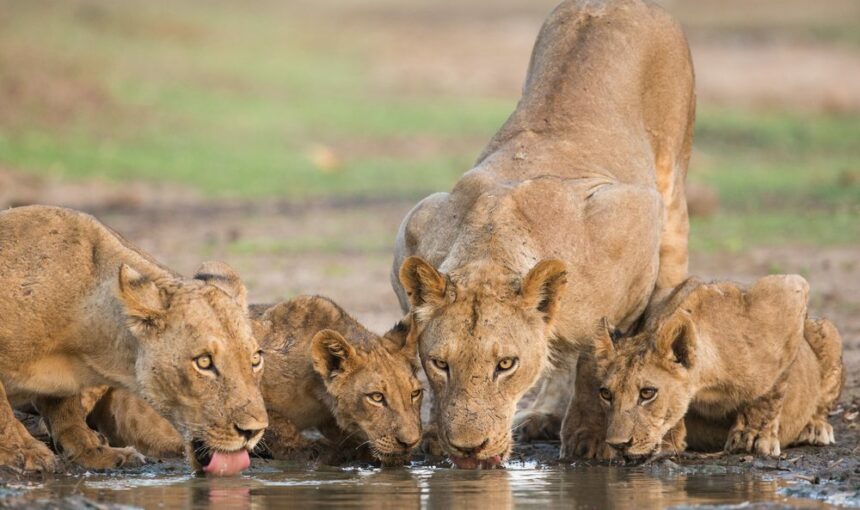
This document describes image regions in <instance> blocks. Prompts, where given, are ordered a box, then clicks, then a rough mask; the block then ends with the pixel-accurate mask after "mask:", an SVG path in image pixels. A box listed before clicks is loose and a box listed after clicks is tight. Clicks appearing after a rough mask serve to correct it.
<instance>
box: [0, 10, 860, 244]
mask: <svg viewBox="0 0 860 510" xmlns="http://www.w3.org/2000/svg"><path fill="white" fill-rule="evenodd" d="M554 3H555V1H554V0H552V1H545V0H540V1H528V0H501V1H494V2H491V1H490V0H475V1H465V0H464V1H460V2H454V1H453V0H440V1H430V0H408V1H394V0H347V1H342V2H335V1H332V0H323V1H316V2H311V1H295V2H275V1H265V0H258V1H253V2H227V1H214V2H205V3H204V2H195V1H192V0H182V1H173V2H167V1H163V0H162V1H153V2H130V1H118V2H109V1H82V0H73V1H43V0H38V1H24V0H0V167H1V168H3V169H6V170H7V171H11V172H15V173H24V174H35V175H38V176H46V177H50V178H52V179H61V180H70V181H83V182H101V181H105V180H107V181H121V182H122V181H128V180H134V181H140V180H142V181H152V182H161V183H164V182H169V183H177V185H181V186H187V187H188V188H190V189H195V190H197V191H199V192H200V193H202V194H204V195H205V196H207V197H211V198H212V199H213V200H219V201H227V200H229V201H264V200H287V201H294V202H295V201H298V202H301V201H314V200H320V199H336V200H353V199H361V200H364V201H370V202H372V201H374V200H389V201H390V200H402V201H404V202H413V201H416V200H417V199H419V198H421V197H422V196H424V195H426V194H428V193H430V192H433V191H438V190H447V189H449V188H450V187H451V186H452V184H453V183H454V182H455V180H456V179H457V178H458V177H459V176H460V175H461V174H462V173H463V172H464V171H465V170H467V169H468V168H469V166H470V165H471V163H472V161H474V159H475V157H476V156H477V154H478V153H479V151H480V149H481V148H482V146H483V144H484V143H485V142H486V141H487V140H488V139H489V137H490V136H491V135H492V133H493V132H494V131H495V130H496V129H497V128H498V127H499V126H500V125H501V124H502V122H503V121H504V120H505V118H506V117H507V116H508V114H509V113H510V112H511V111H512V110H513V108H514V106H515V104H516V100H517V99H518V84H519V83H520V82H521V80H522V79H523V77H524V73H525V68H526V64H527V59H528V53H529V51H530V47H531V43H532V41H533V39H534V37H535V36H536V34H537V31H538V29H539V26H540V22H541V21H542V19H543V17H544V16H545V15H546V13H548V12H549V10H550V9H551V8H552V6H553V5H554ZM665 5H666V7H667V8H669V10H670V11H672V12H673V13H675V14H676V15H677V16H679V17H680V18H681V20H682V22H683V23H684V24H685V26H686V28H687V30H688V34H689V36H690V38H691V41H692V43H693V54H694V59H695V61H696V65H697V67H698V69H699V75H700V77H701V79H700V91H701V93H700V102H699V114H698V121H697V126H696V142H695V155H694V160H693V164H692V165H691V170H690V180H691V181H692V182H693V183H697V184H702V185H705V186H707V187H708V188H710V189H713V190H715V191H716V192H717V194H718V195H719V200H720V205H719V209H718V210H717V212H716V213H714V214H711V215H709V216H707V217H701V218H694V220H693V231H692V246H693V248H694V249H695V250H701V251H738V250H742V249H746V248H750V247H754V246H758V245H779V244H792V243H800V244H856V243H858V242H860V110H858V105H860V100H859V99H858V98H857V97H856V95H855V94H854V93H853V92H852V90H851V89H857V88H860V83H857V82H854V81H853V79H854V78H856V77H858V76H860V66H858V62H860V60H858V55H860V2H856V1H844V0H823V1H821V2H816V3H814V4H810V3H807V2H799V1H796V0H786V1H776V0H763V1H760V2H755V3H754V5H753V6H750V5H748V2H741V1H739V0H729V1H727V2H718V1H716V0H705V1H692V0H690V1H680V0H678V1H670V2H666V3H665ZM700 55H701V59H700V58H699V56H700ZM792 55H794V57H793V56H792ZM745 59H746V60H745ZM792 59H794V60H795V61H796V66H792V61H793V60H792ZM734 64H737V66H738V67H736V68H735V67H732V66H733V65H734ZM819 64H821V69H819V70H817V71H816V68H815V67H814V66H816V65H819ZM703 66H705V67H703ZM723 66H724V67H723ZM744 66H747V67H744ZM810 66H813V67H812V69H813V71H812V72H813V74H810V71H809V69H810ZM833 70H837V71H838V74H837V73H833V72H832V71H833ZM816 72H817V74H814V73H816ZM756 73H759V74H756ZM828 73H831V74H828ZM798 75H801V76H800V78H798ZM768 80H770V82H768ZM763 85H765V86H764V87H763ZM767 85H769V86H770V88H768V86H767ZM819 85H820V89H819V88H816V87H818V86H819ZM390 235H391V238H393V236H394V232H393V231H392V232H391V233H390ZM379 243H380V244H385V245H386V247H387V246H388V245H389V244H386V243H390V239H388V238H385V239H381V240H380V241H379ZM315 246H316V245H315ZM317 248H318V249H322V250H324V249H325V246H323V245H320V246H317ZM237 249H242V250H255V249H266V248H265V247H262V248H261V247H258V246H256V245H251V244H248V245H242V246H241V247H240V248H237Z"/></svg>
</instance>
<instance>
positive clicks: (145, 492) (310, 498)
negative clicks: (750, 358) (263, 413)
mask: <svg viewBox="0 0 860 510" xmlns="http://www.w3.org/2000/svg"><path fill="white" fill-rule="evenodd" d="M701 469H702V468H699V470H688V469H676V470H668V469H653V470H648V469H628V468H617V467H616V468H612V467H575V468H555V467H554V468H546V469H540V468H536V467H534V466H511V467H510V468H509V469H506V470H493V471H459V470H454V469H447V468H439V467H416V468H413V469H408V470H407V469H385V470H343V469H336V468H321V469H317V470H313V471H308V470H306V469H304V468H303V467H299V466H289V465H276V464H270V465H265V466H263V467H257V468H255V469H254V470H253V471H252V472H251V473H250V474H249V475H248V476H245V477H241V478H233V479H207V478H197V477H192V476H187V475H184V474H183V475H177V474H176V473H175V472H173V473H165V472H163V471H158V470H157V469H155V470H149V471H143V472H139V473H136V474H126V475H125V476H110V477H100V476H90V477H87V478H85V479H84V480H83V481H82V480H80V479H75V478H57V479H55V480H53V481H49V482H46V483H45V484H44V485H43V486H42V487H40V488H39V489H38V492H39V493H40V496H41V497H44V496H49V495H50V496H64V495H68V494H73V493H82V494H83V495H84V496H86V497H87V498H90V499H93V500H96V501H100V502H110V503H121V504H126V505H133V506H138V507H143V508H163V509H171V508H195V509H210V508H211V509H215V508H217V509H219V510H220V509H228V510H231V509H236V510H246V509H262V508H272V507H296V506H300V507H303V508H304V507H307V508H366V509H373V510H381V509H388V508H397V509H411V508H421V509H449V508H453V509H457V508H490V509H491V510H506V509H508V508H513V507H515V506H516V507H539V508H553V507H564V508H621V509H624V508H637V509H638V508H665V507H670V506H675V505H685V506H686V505H697V504H740V503H744V502H755V501H771V502H782V503H785V502H787V500H786V499H785V498H784V497H782V496H780V495H779V494H777V492H776V490H777V489H778V487H779V481H778V480H777V479H771V478H767V477H761V476H753V475H751V474H744V473H732V472H727V471H726V470H725V469H724V468H719V467H711V468H704V469H705V471H702V470H701ZM810 503H812V505H813V507H814V506H819V507H822V508H823V507H826V505H823V504H818V503H814V502H807V501H804V504H805V506H806V507H809V505H810ZM0 506H3V501H2V498H0Z"/></svg>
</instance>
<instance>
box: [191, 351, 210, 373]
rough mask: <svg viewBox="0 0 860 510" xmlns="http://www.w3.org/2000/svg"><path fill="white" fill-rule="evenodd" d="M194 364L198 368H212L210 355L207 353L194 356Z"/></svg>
mask: <svg viewBox="0 0 860 510" xmlns="http://www.w3.org/2000/svg"><path fill="white" fill-rule="evenodd" d="M194 364H196V365H197V368H199V369H200V370H212V368H213V364H212V356H210V355H208V354H204V355H202V356H197V357H196V358H194Z"/></svg>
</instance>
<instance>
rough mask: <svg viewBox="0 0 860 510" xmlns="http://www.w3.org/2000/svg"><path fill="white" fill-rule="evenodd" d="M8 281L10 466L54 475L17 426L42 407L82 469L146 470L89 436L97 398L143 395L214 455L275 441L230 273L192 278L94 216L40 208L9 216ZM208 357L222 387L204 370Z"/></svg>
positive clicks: (220, 269)
mask: <svg viewBox="0 0 860 510" xmlns="http://www.w3.org/2000/svg"><path fill="white" fill-rule="evenodd" d="M0 281H2V282H3V285H2V286H0V317H2V319H0V351H2V352H3V356H2V357H0V381H2V384H0V429H3V430H5V431H8V434H7V435H5V436H4V441H3V446H2V448H0V465H5V466H11V467H13V468H18V469H24V470H33V469H39V470H51V469H53V468H54V466H55V459H54V457H53V454H52V453H51V452H50V451H49V450H48V449H47V448H45V447H44V446H43V445H40V444H39V443H38V442H37V441H36V440H35V439H34V438H33V437H32V436H30V435H29V434H27V433H26V432H25V431H24V430H23V428H22V427H21V425H20V423H18V422H17V420H14V416H13V415H12V409H11V407H10V404H11V405H12V406H26V405H29V404H30V403H32V404H34V405H35V407H36V408H37V409H38V411H39V412H40V414H41V415H42V417H43V418H44V419H45V422H46V424H47V425H48V429H49V431H50V433H51V436H52V439H53V441H54V443H55V445H56V446H57V449H58V450H59V451H62V452H63V453H64V454H65V455H66V456H67V457H68V458H70V459H71V460H73V461H75V462H77V463H78V464H81V465H83V466H85V467H90V468H106V467H114V466H116V465H121V464H124V463H126V462H128V461H131V460H139V457H140V456H139V455H138V454H137V453H136V452H134V451H133V450H129V449H117V448H109V447H107V446H106V445H104V444H103V441H102V439H101V438H99V437H98V435H97V434H96V433H95V432H93V431H92V430H91V429H89V428H88V427H87V426H86V423H85V421H84V420H85V416H86V411H85V410H84V407H83V406H82V397H81V392H83V391H85V390H86V389H87V388H91V387H95V386H112V387H121V388H125V389H127V390H129V391H131V392H133V393H134V394H136V395H138V396H140V397H141V398H143V399H144V400H145V401H146V402H147V403H148V404H149V405H151V406H153V407H154V408H155V409H156V410H157V411H158V412H159V414H161V415H162V416H164V417H165V418H166V419H168V420H169V421H170V422H171V423H172V424H173V425H174V426H175V427H177V428H178V429H179V430H180V431H181V432H182V435H183V438H184V439H185V440H186V441H188V442H191V441H196V442H197V443H199V444H200V445H201V446H202V447H203V448H208V449H219V450H224V451H234V450H238V449H240V448H251V447H253V446H254V445H255V444H256V442H257V441H258V440H259V438H260V437H261V436H262V430H263V429H264V428H265V427H266V425H267V419H266V412H265V407H264V406H263V401H262V396H261V394H260V390H259V377H260V368H261V367H258V368H257V369H255V368H254V367H252V364H251V357H252V355H253V354H254V353H255V352H256V351H257V350H258V347H257V343H256V341H255V340H254V338H253V335H252V333H251V325H250V322H249V321H248V319H247V317H246V305H245V302H244V293H245V291H244V286H242V283H241V282H240V281H239V279H238V277H237V276H236V275H235V273H233V271H232V270H231V269H229V268H228V267H227V266H225V265H224V264H220V263H207V264H204V265H203V266H202V267H201V269H200V271H199V272H198V274H197V276H196V277H195V279H185V278H182V277H180V276H179V275H177V274H175V273H172V272H171V271H169V270H167V269H166V268H164V267H162V266H160V265H159V264H158V263H156V262H155V261H154V260H153V259H152V258H151V257H149V256H148V255H146V254H145V253H143V252H141V251H139V250H138V249H136V248H134V247H133V246H132V245H131V244H130V243H128V242H127V241H125V240H124V239H123V238H122V237H120V236H119V235H118V234H116V233H115V232H113V231H111V230H110V229H108V228H107V227H105V226H104V225H102V224H101V223H99V222H98V221H97V220H96V219H94V218H92V217H91V216H88V215H86V214H82V213H79V212H75V211H71V210H68V209H60V208H54V207H43V206H33V207H22V208H17V209H10V210H7V211H4V212H2V213H0ZM206 353H208V354H210V355H211V357H212V360H213V363H214V366H215V367H217V370H218V374H217V375H216V374H215V373H214V372H212V373H203V372H202V371H200V370H198V369H197V368H196V366H195V362H194V358H195V357H197V356H200V355H202V354H206ZM236 427H241V428H243V429H245V430H248V431H251V432H252V434H251V436H250V437H247V438H246V437H243V436H242V435H240V434H239V433H237V430H236ZM6 438H8V439H6Z"/></svg>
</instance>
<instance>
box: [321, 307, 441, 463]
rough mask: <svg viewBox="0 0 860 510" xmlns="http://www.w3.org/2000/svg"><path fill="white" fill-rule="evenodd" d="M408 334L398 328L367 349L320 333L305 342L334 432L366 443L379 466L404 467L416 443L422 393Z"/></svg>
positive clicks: (337, 335)
mask: <svg viewBox="0 0 860 510" xmlns="http://www.w3.org/2000/svg"><path fill="white" fill-rule="evenodd" d="M408 329H409V328H408V325H407V324H406V323H405V322H401V323H399V324H398V325H397V326H395V327H394V328H393V329H392V330H391V331H389V332H388V333H386V334H385V335H383V336H382V337H377V339H376V341H371V342H370V343H368V342H362V343H357V342H352V341H350V340H349V339H347V338H345V337H344V336H343V335H341V334H340V333H338V332H337V331H334V330H330V329H326V330H322V331H320V332H318V333H317V334H316V335H315V336H314V338H313V340H312V341H311V355H312V358H313V365H314V369H315V370H316V372H317V373H318V374H319V375H320V376H321V377H322V379H323V381H324V383H325V387H326V391H328V393H329V394H330V395H331V396H332V397H333V399H334V409H333V412H334V414H335V418H336V420H337V424H338V426H339V427H340V428H341V429H342V430H343V431H344V432H345V433H346V434H347V435H350V436H352V437H353V438H355V439H358V440H359V441H360V442H362V443H364V442H366V443H367V444H368V446H369V447H370V450H371V452H372V453H373V455H374V456H375V457H376V458H377V459H379V460H381V461H382V462H383V463H384V464H397V463H400V464H402V463H404V462H405V461H408V459H409V458H410V455H411V452H412V451H413V450H414V448H415V447H416V446H417V445H418V443H419V442H420V440H421V401H422V398H423V395H424V389H423V388H422V387H421V382H420V381H419V380H418V378H417V376H416V374H417V372H418V363H417V352H416V346H415V342H414V341H413V340H412V339H411V338H409V336H408Z"/></svg>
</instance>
